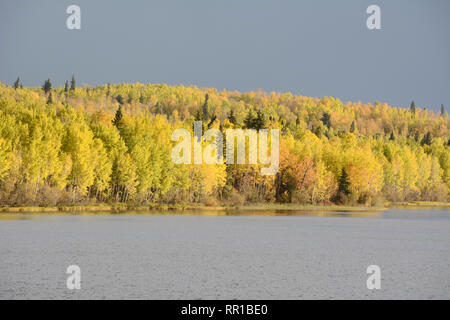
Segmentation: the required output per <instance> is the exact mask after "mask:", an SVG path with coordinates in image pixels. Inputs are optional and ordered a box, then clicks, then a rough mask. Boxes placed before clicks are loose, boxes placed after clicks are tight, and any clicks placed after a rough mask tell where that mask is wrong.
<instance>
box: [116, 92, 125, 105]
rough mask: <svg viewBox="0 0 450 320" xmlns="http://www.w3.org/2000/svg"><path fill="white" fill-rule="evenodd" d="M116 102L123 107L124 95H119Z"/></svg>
mask: <svg viewBox="0 0 450 320" xmlns="http://www.w3.org/2000/svg"><path fill="white" fill-rule="evenodd" d="M116 100H117V102H118V103H119V104H120V105H122V104H123V102H124V101H123V97H122V95H121V94H119V95H118V96H117V97H116Z"/></svg>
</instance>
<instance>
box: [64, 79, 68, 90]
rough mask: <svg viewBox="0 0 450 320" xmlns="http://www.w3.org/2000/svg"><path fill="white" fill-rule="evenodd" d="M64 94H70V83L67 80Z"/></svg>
mask: <svg viewBox="0 0 450 320" xmlns="http://www.w3.org/2000/svg"><path fill="white" fill-rule="evenodd" d="M64 92H69V81H67V80H66V83H65V84H64Z"/></svg>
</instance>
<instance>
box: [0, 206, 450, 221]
mask: <svg viewBox="0 0 450 320" xmlns="http://www.w3.org/2000/svg"><path fill="white" fill-rule="evenodd" d="M68 215H77V216H94V215H95V216H99V215H105V216H108V215H199V216H266V217H277V216H280V217H282V216H295V217H344V218H383V219H396V218H401V219H411V218H412V219H450V209H449V208H447V207H433V208H403V209H401V208H391V209H387V210H367V211H352V210H238V209H232V210H213V209H211V210H204V209H203V210H194V209H192V210H149V211H133V210H129V211H126V212H120V213H117V212H111V211H101V212H99V211H96V212H89V211H81V212H79V211H77V212H72V213H70V212H55V213H49V212H32V213H24V212H21V213H0V220H35V219H39V218H40V217H43V216H68Z"/></svg>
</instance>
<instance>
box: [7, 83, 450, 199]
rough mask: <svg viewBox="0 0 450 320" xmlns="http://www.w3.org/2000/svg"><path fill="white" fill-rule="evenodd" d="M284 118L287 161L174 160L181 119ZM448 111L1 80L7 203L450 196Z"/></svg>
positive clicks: (251, 121)
mask: <svg viewBox="0 0 450 320" xmlns="http://www.w3.org/2000/svg"><path fill="white" fill-rule="evenodd" d="M194 120H201V121H203V123H204V126H205V127H206V126H207V127H208V128H217V129H219V130H221V131H222V132H225V130H226V129H227V128H244V129H245V128H253V129H261V128H267V129H270V128H278V129H280V132H281V137H280V167H279V170H278V173H277V174H276V175H274V176H263V175H261V174H260V170H259V165H227V164H221V165H215V164H213V165H207V164H202V165H194V164H192V165H175V164H173V162H172V161H171V149H172V147H173V145H174V142H172V141H171V135H172V132H173V130H174V129H176V128H187V129H191V130H192V125H193V121H194ZM449 127H450V118H449V117H448V115H447V113H446V111H445V108H444V106H441V111H440V112H439V113H435V112H432V111H429V110H425V109H423V108H420V107H419V106H416V105H415V104H414V102H412V103H411V105H410V106H408V107H407V108H394V107H391V106H388V105H387V104H384V103H378V102H376V103H374V104H362V103H360V102H357V103H352V102H347V103H343V102H341V101H339V100H338V99H335V98H331V97H324V98H321V99H319V98H311V97H305V96H296V95H292V94H291V93H274V92H272V93H265V92H262V91H256V92H245V93H240V92H236V91H225V90H224V91H218V90H216V89H200V88H197V87H193V86H192V87H184V86H168V85H165V84H153V85H152V84H139V83H136V84H120V85H118V84H115V85H109V84H108V85H103V86H98V87H87V86H86V87H85V88H79V87H77V85H76V82H75V77H72V80H71V81H70V82H69V81H67V82H66V83H65V85H64V86H61V87H56V88H55V87H53V86H52V83H51V80H50V79H48V80H46V81H45V83H44V84H43V86H42V87H38V88H29V87H23V86H22V85H21V82H20V79H17V81H16V82H14V84H13V85H12V86H7V85H4V84H0V205H2V206H26V205H40V206H55V205H74V204H93V203H116V202H122V203H127V204H130V205H145V204H150V203H170V204H173V203H201V204H206V205H219V204H223V205H242V204H246V203H270V202H282V203H299V204H331V203H337V204H357V203H359V204H364V205H380V204H383V202H384V201H385V200H388V201H412V200H426V201H445V202H446V201H448V194H449V192H448V191H449V187H450V140H449V138H450V131H449Z"/></svg>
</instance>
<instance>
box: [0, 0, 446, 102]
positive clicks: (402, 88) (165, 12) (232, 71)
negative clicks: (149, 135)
mask: <svg viewBox="0 0 450 320" xmlns="http://www.w3.org/2000/svg"><path fill="white" fill-rule="evenodd" d="M70 4H77V5H79V6H80V7H81V30H68V29H67V28H66V19H67V17H68V14H66V8H67V6H69V5H70ZM371 4H377V5H379V6H380V7H381V26H382V30H374V31H371V30H368V29H367V27H366V19H367V16H368V15H367V14H366V8H367V7H368V6H369V5H371ZM449 17H450V1H448V0H395V1H393V0H389V1H383V0H369V1H367V0H342V1H336V0H307V1H300V0H291V1H288V0H226V1H225V0H152V1H132V0H129V1H111V0H110V1H106V0H95V1H85V0H76V1H75V0H73V1H63V0H53V1H42V0H38V1H36V0H28V1H24V0H19V1H17V0H16V1H10V0H0V81H1V82H3V83H7V84H12V82H13V81H14V80H15V79H16V78H17V76H20V77H21V78H22V79H23V83H24V85H32V86H35V85H41V84H42V82H43V80H44V79H46V78H48V77H50V78H51V79H52V81H53V83H54V85H62V84H63V83H64V80H66V79H70V77H71V75H72V73H75V75H76V77H77V79H78V83H88V84H91V85H97V84H104V83H107V82H111V83H121V82H137V81H138V82H142V83H167V84H170V85H177V84H184V85H191V84H195V85H197V86H200V87H216V88H218V89H223V88H226V89H228V90H234V89H236V90H240V91H248V90H254V89H257V88H262V89H264V90H266V91H282V92H285V91H290V92H292V93H294V94H302V95H307V96H314V97H322V96H334V97H337V98H340V99H341V100H343V101H348V100H350V101H358V100H360V101H363V102H374V101H377V100H378V101H382V102H388V103H389V104H391V105H394V106H403V107H406V106H408V105H409V103H410V101H411V99H414V100H415V102H416V104H417V105H419V106H421V107H427V108H432V109H435V110H437V109H438V108H439V106H440V104H441V103H443V104H444V105H446V106H447V109H448V107H449V106H450V19H449Z"/></svg>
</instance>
